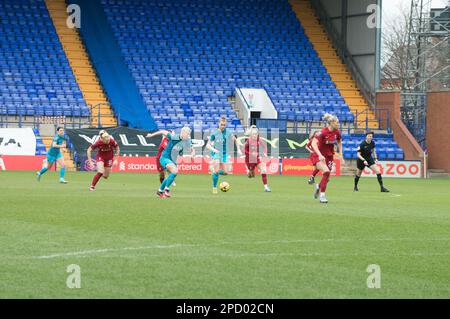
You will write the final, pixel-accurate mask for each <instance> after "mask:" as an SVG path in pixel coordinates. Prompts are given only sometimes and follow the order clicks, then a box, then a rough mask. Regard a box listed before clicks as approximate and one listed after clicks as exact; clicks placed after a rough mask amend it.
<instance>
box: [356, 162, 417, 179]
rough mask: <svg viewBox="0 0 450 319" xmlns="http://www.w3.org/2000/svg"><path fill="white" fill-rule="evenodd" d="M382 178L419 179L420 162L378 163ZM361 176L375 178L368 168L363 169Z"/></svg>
mask: <svg viewBox="0 0 450 319" xmlns="http://www.w3.org/2000/svg"><path fill="white" fill-rule="evenodd" d="M377 165H378V167H379V168H380V171H381V174H383V177H404V178H421V176H422V175H421V172H422V163H421V162H420V161H379V162H378V164H377ZM362 176H368V177H376V175H375V174H374V173H373V172H372V170H370V169H369V168H367V167H366V168H365V169H364V171H363V173H362Z"/></svg>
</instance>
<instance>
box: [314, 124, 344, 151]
mask: <svg viewBox="0 0 450 319" xmlns="http://www.w3.org/2000/svg"><path fill="white" fill-rule="evenodd" d="M341 139H342V137H341V132H339V130H334V131H330V130H329V129H328V127H325V128H323V129H322V131H320V134H319V135H318V136H317V140H318V141H319V144H318V146H319V151H320V153H322V155H323V156H333V155H334V143H335V142H339V141H341Z"/></svg>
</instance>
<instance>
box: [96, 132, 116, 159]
mask: <svg viewBox="0 0 450 319" xmlns="http://www.w3.org/2000/svg"><path fill="white" fill-rule="evenodd" d="M117 146H118V144H117V142H116V141H115V140H114V139H113V138H112V137H111V138H110V139H109V143H108V144H105V143H103V141H102V140H101V139H98V140H97V142H95V143H94V144H92V145H91V148H92V150H93V151H96V150H97V158H98V157H102V158H113V157H114V150H115V149H116V147H117Z"/></svg>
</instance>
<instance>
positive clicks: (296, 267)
mask: <svg viewBox="0 0 450 319" xmlns="http://www.w3.org/2000/svg"><path fill="white" fill-rule="evenodd" d="M92 177H93V174H92V173H80V172H77V173H68V174H67V176H66V179H67V180H68V181H69V184H67V185H61V184H58V183H57V181H58V178H57V175H56V173H55V172H51V173H48V174H46V175H44V176H43V177H42V180H41V182H37V181H36V179H35V175H34V173H33V172H0V260H1V263H0V298H449V297H450V180H444V179H434V180H408V179H385V185H386V187H388V188H389V189H390V190H391V193H380V192H379V187H378V184H377V181H376V179H370V178H362V179H361V181H360V184H359V187H360V192H358V193H354V192H353V179H352V178H351V177H332V178H331V182H330V184H329V188H328V191H327V198H328V200H329V201H330V202H329V203H328V204H319V203H318V202H317V201H316V200H314V199H313V198H312V193H313V188H312V186H310V185H308V184H307V182H306V180H307V178H306V177H294V176H269V185H270V187H271V189H272V193H264V191H263V188H262V183H261V179H260V176H259V175H258V176H256V178H255V179H248V178H247V177H246V176H227V177H226V178H223V177H221V181H223V180H226V181H228V182H229V183H230V184H231V190H230V191H229V192H228V193H221V192H219V194H218V195H213V194H212V193H211V176H209V175H182V174H181V175H179V176H178V177H177V179H176V183H177V186H176V187H173V189H172V196H173V197H172V198H166V199H160V198H157V197H156V196H155V194H154V193H155V190H156V187H157V184H158V178H157V176H156V175H154V174H117V173H113V174H112V176H111V177H110V179H109V180H106V181H105V180H103V179H102V180H101V181H100V182H99V184H98V185H97V190H96V191H95V192H92V193H90V192H89V191H88V187H89V185H90V182H91V180H92ZM69 265H78V266H79V278H80V280H81V281H80V288H78V289H77V288H75V289H70V288H68V286H67V281H68V280H67V279H68V277H69V276H71V273H69V272H67V268H68V266H69ZM369 265H378V266H379V280H378V282H379V283H380V288H368V285H367V281H368V277H369V276H370V275H371V274H370V273H369V272H368V271H367V269H368V266H369ZM369 268H370V267H369Z"/></svg>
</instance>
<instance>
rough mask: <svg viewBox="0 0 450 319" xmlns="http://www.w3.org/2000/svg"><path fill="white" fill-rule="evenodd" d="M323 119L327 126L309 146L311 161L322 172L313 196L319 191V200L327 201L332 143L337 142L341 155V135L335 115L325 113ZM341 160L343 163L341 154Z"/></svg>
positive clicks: (331, 166) (332, 161)
mask: <svg viewBox="0 0 450 319" xmlns="http://www.w3.org/2000/svg"><path fill="white" fill-rule="evenodd" d="M324 120H325V121H326V122H327V127H325V128H323V129H322V131H320V134H319V135H318V136H316V137H315V138H314V139H313V142H312V143H311V147H312V149H313V150H314V153H315V154H314V156H313V155H311V161H312V163H313V164H314V165H315V166H316V168H318V169H319V170H320V171H321V172H322V175H323V176H322V180H321V181H320V184H316V189H315V192H314V198H316V199H317V197H319V193H320V202H321V203H328V200H327V199H326V197H325V191H326V189H327V184H328V181H329V179H330V172H331V170H332V169H333V166H334V144H335V143H337V144H338V148H339V153H340V154H341V155H342V154H343V153H342V137H341V132H340V131H339V119H338V118H337V117H336V116H335V115H331V114H328V113H327V114H325V115H324ZM341 162H342V163H345V161H344V158H343V157H342V156H341Z"/></svg>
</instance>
